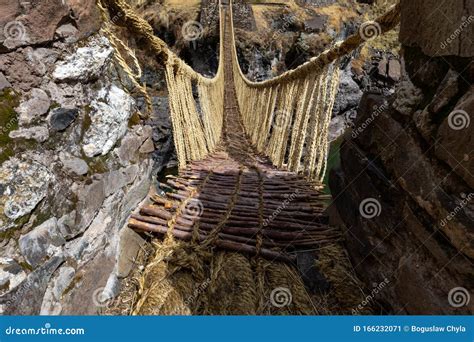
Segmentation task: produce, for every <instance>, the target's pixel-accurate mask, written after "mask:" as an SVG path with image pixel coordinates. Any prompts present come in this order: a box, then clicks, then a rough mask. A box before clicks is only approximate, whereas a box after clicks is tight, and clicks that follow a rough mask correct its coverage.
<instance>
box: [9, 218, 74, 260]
mask: <svg viewBox="0 0 474 342" xmlns="http://www.w3.org/2000/svg"><path fill="white" fill-rule="evenodd" d="M65 243H66V240H64V238H63V237H62V236H61V232H60V231H59V228H58V220H57V219H56V218H54V217H53V218H50V219H49V220H47V221H45V222H43V223H42V224H41V225H39V226H38V227H36V228H34V229H33V230H32V231H30V232H29V233H28V234H25V235H22V236H21V237H20V240H19V241H18V245H19V246H20V251H21V253H22V254H23V256H24V257H25V260H26V261H27V262H28V264H30V265H31V266H32V267H36V266H38V265H39V264H41V263H42V262H43V260H44V259H45V258H46V257H48V256H52V255H54V254H56V253H57V252H58V251H59V250H60V247H61V246H62V245H64V244H65Z"/></svg>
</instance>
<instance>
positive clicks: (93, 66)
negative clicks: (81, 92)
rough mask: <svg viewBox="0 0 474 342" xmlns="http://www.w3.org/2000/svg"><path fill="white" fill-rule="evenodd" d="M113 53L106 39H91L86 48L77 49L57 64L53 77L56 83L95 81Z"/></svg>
mask: <svg viewBox="0 0 474 342" xmlns="http://www.w3.org/2000/svg"><path fill="white" fill-rule="evenodd" d="M113 51H114V50H113V48H112V47H111V46H110V42H109V41H108V40H107V38H105V37H94V38H91V39H90V40H89V41H88V43H87V45H86V46H84V47H80V48H78V49H77V50H76V51H75V52H74V53H73V54H71V55H69V56H67V57H66V58H65V60H64V61H62V62H60V63H58V64H57V66H56V69H55V70H54V72H53V77H54V79H55V80H56V81H81V82H89V81H91V80H94V79H97V78H98V77H99V75H100V74H101V73H102V71H103V69H104V67H105V66H106V65H107V63H108V62H109V61H110V58H111V57H112V54H113Z"/></svg>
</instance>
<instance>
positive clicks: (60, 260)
mask: <svg viewBox="0 0 474 342" xmlns="http://www.w3.org/2000/svg"><path fill="white" fill-rule="evenodd" d="M26 4H27V3H25V2H22V3H20V1H16V0H15V1H7V2H1V1H0V11H1V12H2V18H1V19H0V28H2V30H0V31H1V32H2V33H5V34H7V36H2V37H0V111H1V115H0V124H1V130H0V160H1V164H0V246H1V248H0V313H2V314H40V313H41V314H80V313H82V314H94V313H97V310H98V309H99V308H100V307H101V306H102V303H101V300H99V299H98V297H100V298H102V297H104V296H103V294H104V293H105V294H106V295H107V296H109V295H111V296H113V294H114V293H116V292H117V291H118V287H119V285H120V279H121V277H124V276H126V275H127V272H129V271H130V267H131V266H130V264H127V262H126V261H124V255H126V258H130V259H133V258H134V257H135V256H134V255H133V254H134V253H135V255H136V253H137V251H138V249H137V244H138V246H140V243H142V242H140V239H141V238H140V237H139V236H138V235H136V233H134V232H131V231H127V228H125V223H126V220H127V218H128V216H129V214H130V213H131V211H132V209H134V208H135V207H136V206H137V205H138V204H139V203H140V202H141V201H142V200H143V198H145V197H146V195H147V193H148V191H149V189H150V185H151V179H152V173H153V172H154V171H156V170H157V169H161V168H162V167H163V165H157V163H155V160H157V161H160V160H161V161H163V163H166V162H167V161H169V160H170V159H172V153H173V151H172V150H173V149H172V146H171V147H170V146H169V144H168V145H167V146H165V147H162V146H160V144H162V143H163V142H165V141H169V140H172V139H171V128H170V125H169V122H167V121H166V120H163V122H158V121H159V120H160V119H163V118H166V119H167V114H168V113H167V112H163V113H161V112H159V111H161V110H165V111H167V107H156V108H154V113H152V116H151V119H149V120H148V121H147V122H145V121H143V120H140V119H139V117H140V115H139V112H140V110H143V108H142V107H144V106H143V99H142V98H139V97H138V98H137V97H133V96H132V95H131V94H133V86H131V85H130V82H127V81H126V80H122V79H121V76H122V75H123V74H124V73H123V72H122V70H121V69H120V67H119V66H118V65H117V64H116V63H115V62H114V58H113V57H114V53H115V51H114V49H113V48H112V46H111V44H110V42H109V40H108V39H107V37H105V36H102V35H101V34H100V33H99V32H98V28H99V25H100V16H99V13H98V9H97V7H96V2H95V1H92V0H91V1H89V0H87V1H76V0H66V1H61V0H47V1H40V2H39V3H38V4H35V6H31V7H28V6H27V5H26ZM4 14H5V15H4ZM4 27H5V30H3V28H4ZM7 28H8V30H7ZM10 29H11V30H10ZM40 46H41V47H40ZM160 77H161V76H160ZM155 99H156V98H155ZM158 112H159V113H158ZM156 123H159V124H160V125H161V127H162V135H157V134H156V132H155V130H157V129H158V128H155V127H154V128H152V127H151V126H150V124H156ZM157 126H159V125H157ZM155 138H156V139H155ZM155 143H156V145H157V147H159V148H158V149H155ZM160 151H161V152H160ZM165 153H166V154H167V157H166V158H164V157H163V155H164V154H165ZM160 158H161V159H160ZM124 230H125V233H124ZM127 246H130V249H129V248H128V247H127ZM138 248H139V247H138ZM98 294H100V295H98ZM107 296H105V297H107Z"/></svg>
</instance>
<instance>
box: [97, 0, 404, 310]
mask: <svg viewBox="0 0 474 342" xmlns="http://www.w3.org/2000/svg"><path fill="white" fill-rule="evenodd" d="M99 5H100V6H103V7H102V8H103V9H104V11H105V10H106V9H107V10H108V11H109V16H108V17H109V18H116V20H112V21H114V22H115V23H118V24H120V25H123V26H126V27H127V29H128V30H130V31H131V32H132V33H133V34H136V35H138V36H139V37H140V38H141V39H143V40H144V41H145V42H146V43H147V45H148V46H149V47H150V49H151V50H152V51H153V52H154V53H155V54H156V57H157V59H158V60H159V61H160V62H162V63H163V64H164V66H165V71H166V81H167V86H168V92H169V101H170V111H171V118H172V123H173V135H174V141H175V147H176V151H177V156H178V159H179V166H180V172H179V176H176V177H175V176H168V179H167V182H166V184H160V187H161V188H162V189H164V190H166V195H163V196H161V195H158V194H156V193H154V194H152V195H151V196H150V199H149V201H148V203H146V204H144V205H142V206H141V207H140V208H139V209H138V210H137V211H136V212H134V213H133V214H132V216H131V219H130V221H129V227H131V228H133V229H135V230H138V231H145V232H152V233H156V234H158V235H159V236H161V237H163V238H164V240H163V242H160V243H159V244H156V247H157V248H156V252H155V255H154V257H153V259H152V261H151V262H150V263H149V265H148V266H147V267H146V269H145V271H144V272H143V273H142V275H141V276H140V280H139V283H140V284H139V289H138V296H137V297H136V298H135V297H134V299H133V301H134V304H133V312H132V313H134V314H186V313H191V312H192V313H203V314H219V313H220V314H228V313H232V314H246V313H247V314H249V313H250V314H258V313H262V312H264V311H265V310H267V309H268V305H267V304H268V303H264V302H263V298H268V297H269V293H267V292H268V289H272V288H275V285H278V284H280V285H281V284H282V283H284V284H286V286H287V287H288V289H289V290H290V291H291V293H292V294H293V304H292V306H289V307H288V313H293V314H295V313H313V314H314V313H317V312H315V311H314V310H313V309H312V308H311V305H310V304H309V303H311V298H309V295H308V294H307V292H306V291H305V288H304V285H303V284H302V281H301V279H300V278H299V276H298V275H297V273H296V272H295V269H294V268H293V267H292V266H290V265H293V264H295V262H296V256H295V255H296V254H295V252H296V251H298V250H302V249H311V250H316V249H317V250H318V251H319V257H318V259H319V262H320V263H321V265H320V267H321V269H323V270H325V269H327V272H328V274H327V277H328V278H329V280H330V281H331V282H333V283H334V284H339V285H334V286H335V288H336V289H337V291H336V292H337V294H336V297H340V298H341V301H343V302H344V304H341V303H339V304H338V305H339V306H341V305H343V306H344V310H346V309H347V310H350V309H351V308H352V307H353V305H357V303H359V302H360V301H361V298H359V297H358V296H357V295H356V294H354V293H353V292H354V291H353V288H355V287H357V286H358V285H357V284H352V283H351V281H353V279H352V278H351V279H350V280H348V279H343V277H345V276H347V274H350V273H351V272H352V270H351V267H350V264H349V262H347V261H346V259H344V253H343V251H342V249H341V246H340V244H339V241H340V239H341V232H340V231H339V229H336V228H333V227H330V226H329V219H328V217H327V215H326V213H325V207H326V201H327V199H328V198H327V196H324V195H322V193H321V192H320V188H321V183H320V182H321V179H322V177H323V175H324V173H325V169H326V159H327V153H328V141H327V140H328V139H327V136H328V127H329V121H330V119H331V112H332V107H333V104H334V98H335V95H336V89H337V86H338V80H339V76H338V72H339V68H338V65H337V61H338V59H339V58H340V57H342V56H344V55H345V54H347V53H349V52H350V51H352V50H354V49H356V48H357V47H358V46H360V44H361V43H363V42H364V39H363V37H362V36H361V35H360V34H355V35H353V36H351V37H349V38H348V39H347V40H345V41H344V42H341V43H337V44H336V45H335V46H334V47H333V48H331V49H329V50H327V51H325V52H323V53H322V54H320V55H319V56H318V57H315V58H313V59H311V60H310V61H308V62H307V63H305V64H303V65H301V66H299V67H298V68H296V69H294V70H291V71H288V72H286V73H284V74H282V75H281V76H278V77H275V78H273V79H270V80H267V81H264V82H251V81H249V80H248V79H247V78H246V77H245V75H244V74H243V72H242V70H241V69H240V66H239V63H238V58H237V49H236V40H235V30H234V27H233V22H232V6H231V5H229V4H225V3H224V1H222V2H221V6H220V48H219V51H220V55H219V67H218V71H217V73H216V75H215V77H214V78H212V79H209V78H206V77H204V76H202V75H200V74H199V73H197V72H195V71H194V70H192V68H191V67H189V66H188V65H187V64H186V63H185V62H184V61H182V60H181V59H180V58H179V57H178V56H176V55H175V54H174V53H173V52H172V51H171V50H170V49H169V48H168V47H167V46H166V44H165V43H164V42H163V41H162V40H160V39H159V38H157V37H156V36H155V35H154V34H153V29H152V28H151V26H150V25H149V24H148V23H147V22H146V21H145V20H143V19H141V18H140V17H139V16H138V15H137V14H136V13H135V12H134V11H133V10H132V9H131V8H130V6H129V5H128V4H127V3H126V2H125V1H124V0H99ZM105 20H106V21H108V22H109V24H110V21H111V19H108V18H105ZM398 20H399V8H398V6H396V7H395V8H394V9H392V10H391V11H390V12H389V13H387V14H386V15H384V16H383V17H381V18H379V19H378V20H377V25H379V26H380V28H381V31H382V32H385V31H387V30H389V29H391V28H393V27H395V26H396V24H397V23H398ZM105 33H106V34H111V32H110V30H109V31H108V32H105ZM122 60H124V59H123V58H122ZM195 89H197V92H196V91H194V90H195ZM195 93H197V94H195ZM214 247H217V248H219V249H220V250H224V251H227V252H225V253H228V254H214V253H212V252H213V251H214ZM229 252H230V253H229ZM233 252H238V254H236V253H233ZM325 262H326V264H325ZM325 265H326V266H325ZM328 265H330V266H328ZM336 270H337V272H336ZM190 274H192V276H190ZM190 277H191V278H190ZM232 279H234V280H232ZM226 281H228V282H229V283H226ZM199 284H206V286H205V287H204V288H202V287H201V285H199ZM236 284H237V285H238V286H239V289H236V290H235V291H236V293H239V296H238V298H237V297H236V298H233V297H232V296H231V295H230V294H229V293H228V291H229V289H230V288H231V287H232V286H237V285H236ZM239 284H245V286H243V287H240V285H239ZM345 289H348V290H347V291H346V290H345ZM196 292H197V293H198V295H199V297H200V298H201V297H204V299H203V300H201V301H200V302H199V301H196V302H194V301H193V302H192V303H191V302H189V301H183V300H182V298H193V299H196V298H195V297H196ZM218 293H226V296H225V297H220V296H218V295H217V294H218ZM216 296H217V297H216ZM232 298H233V299H232ZM231 300H233V302H232V303H230V302H229V303H227V304H225V302H226V301H231ZM190 307H192V308H193V309H192V310H191V312H190V311H189V310H190V309H189V308H190ZM265 312H266V311H265Z"/></svg>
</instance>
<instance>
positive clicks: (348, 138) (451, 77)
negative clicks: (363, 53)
mask: <svg viewBox="0 0 474 342" xmlns="http://www.w3.org/2000/svg"><path fill="white" fill-rule="evenodd" d="M443 6H444V7H443ZM402 8H403V12H402V25H401V34H400V41H401V42H402V43H403V45H404V46H403V65H404V68H403V69H404V70H403V75H402V80H401V82H400V83H399V84H398V85H397V89H396V91H395V94H393V95H391V96H384V95H382V94H380V93H376V92H373V93H370V92H366V93H365V94H364V95H363V98H362V100H361V102H360V104H359V108H358V116H357V121H356V123H355V127H354V129H353V130H352V132H348V133H346V135H345V137H344V142H343V144H342V147H341V167H340V169H337V170H333V171H332V172H331V176H330V186H331V190H332V192H333V194H334V198H335V208H336V209H337V212H338V213H339V215H340V219H341V222H340V223H341V225H343V226H344V227H345V230H346V233H345V234H346V245H347V249H348V251H349V254H350V256H351V258H352V260H353V263H354V266H355V269H356V271H357V273H358V275H359V276H360V278H361V279H362V280H364V281H365V283H366V285H367V288H368V289H369V290H370V288H372V287H374V286H376V285H374V284H379V283H381V282H384V281H385V279H388V281H389V286H386V287H384V289H383V290H382V291H380V293H379V295H378V300H379V304H380V309H381V310H382V312H388V313H395V314H404V313H407V314H467V313H472V312H473V308H474V303H473V301H472V300H471V301H469V300H466V299H467V298H469V294H472V293H474V291H473V290H474V288H473V283H472V279H473V277H474V268H473V266H472V265H473V264H472V263H473V259H474V190H473V174H474V164H473V162H472V159H473V146H474V144H473V136H474V135H473V133H474V131H473V130H474V128H473V127H474V125H473V123H472V122H471V121H472V120H473V114H474V86H473V83H474V72H473V71H474V63H473V61H474V58H473V57H474V50H473V45H472V43H471V42H470V41H471V40H472V39H473V38H474V31H473V29H474V8H473V7H472V6H471V3H470V2H466V1H464V2H463V1H460V2H444V3H440V2H436V1H424V0H423V1H422V0H415V1H413V0H405V1H402ZM446 16H449V18H447V17H446ZM460 299H461V300H460ZM458 301H459V302H458Z"/></svg>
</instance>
